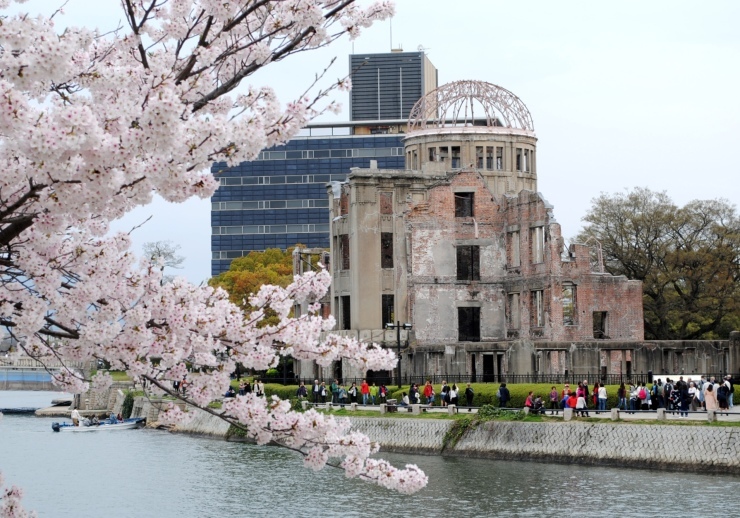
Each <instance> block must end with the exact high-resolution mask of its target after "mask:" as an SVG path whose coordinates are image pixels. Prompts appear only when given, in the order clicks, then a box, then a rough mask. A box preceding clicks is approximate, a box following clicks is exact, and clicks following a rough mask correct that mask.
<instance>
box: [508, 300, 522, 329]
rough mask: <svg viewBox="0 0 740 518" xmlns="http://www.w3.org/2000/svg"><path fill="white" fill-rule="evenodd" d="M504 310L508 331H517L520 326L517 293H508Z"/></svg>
mask: <svg viewBox="0 0 740 518" xmlns="http://www.w3.org/2000/svg"><path fill="white" fill-rule="evenodd" d="M506 309H507V311H506V320H507V324H508V326H509V329H519V328H520V327H521V326H522V319H521V306H520V305H519V294H518V293H509V295H508V297H507V307H506Z"/></svg>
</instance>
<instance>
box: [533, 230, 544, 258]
mask: <svg viewBox="0 0 740 518" xmlns="http://www.w3.org/2000/svg"><path fill="white" fill-rule="evenodd" d="M531 233H532V235H531V238H532V240H531V244H532V262H533V263H541V262H543V261H544V260H545V227H534V228H533V229H531Z"/></svg>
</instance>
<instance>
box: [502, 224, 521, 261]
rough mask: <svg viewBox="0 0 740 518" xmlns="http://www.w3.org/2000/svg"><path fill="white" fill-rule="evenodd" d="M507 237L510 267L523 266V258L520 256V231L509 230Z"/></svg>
mask: <svg viewBox="0 0 740 518" xmlns="http://www.w3.org/2000/svg"><path fill="white" fill-rule="evenodd" d="M507 237H508V238H509V242H508V243H507V247H506V251H507V254H508V257H507V262H508V264H509V266H510V267H516V266H521V259H520V257H519V246H520V244H519V231H516V232H509V233H508V234H507Z"/></svg>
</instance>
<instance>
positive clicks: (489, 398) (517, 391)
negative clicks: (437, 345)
mask: <svg viewBox="0 0 740 518" xmlns="http://www.w3.org/2000/svg"><path fill="white" fill-rule="evenodd" d="M470 386H471V388H472V389H473V391H474V392H475V397H474V398H473V406H477V407H481V406H484V405H494V406H499V400H498V397H496V394H497V393H498V389H499V386H500V383H471V384H470ZM466 387H467V383H466V384H459V385H458V388H459V389H460V392H459V393H460V396H459V402H460V403H459V404H460V405H461V406H462V405H465V388H466ZM506 387H507V388H508V389H509V394H510V395H511V401H509V403H508V406H510V407H512V408H521V407H523V406H524V402H525V401H526V399H527V395H528V394H529V391H530V390H531V391H532V392H533V395H539V396H540V397H542V400H543V401H544V402H545V406H547V407H549V406H550V389H551V387H552V383H517V384H514V383H507V384H506ZM555 388H556V389H557V390H558V397H559V396H560V394H561V392H562V390H563V385H562V384H559V385H555ZM571 388H572V389H574V390H575V386H571ZM618 388H619V385H607V386H606V393H607V395H608V398H607V407H608V408H613V407H616V406H617V389H618ZM592 389H593V386H589V391H591V392H593V390H592ZM420 390H422V388H421V387H420ZM441 391H442V387H441V385H435V386H434V392H435V396H434V404H435V405H441V400H440V397H441ZM403 392H406V393H408V392H409V387H408V386H407V387H403V388H401V389H390V392H389V396H388V397H389V398H395V399H398V400H399V401H400V400H401V397H402V393H403ZM422 400H423V397H422ZM422 402H425V401H422ZM589 405H592V406H593V400H592V399H591V394H589Z"/></svg>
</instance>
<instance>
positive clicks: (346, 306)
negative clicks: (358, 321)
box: [339, 295, 352, 329]
mask: <svg viewBox="0 0 740 518" xmlns="http://www.w3.org/2000/svg"><path fill="white" fill-rule="evenodd" d="M339 300H340V301H341V303H342V315H341V316H342V329H352V321H351V319H350V315H351V309H352V308H351V307H350V303H349V300H350V299H349V295H342V296H341V297H339Z"/></svg>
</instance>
